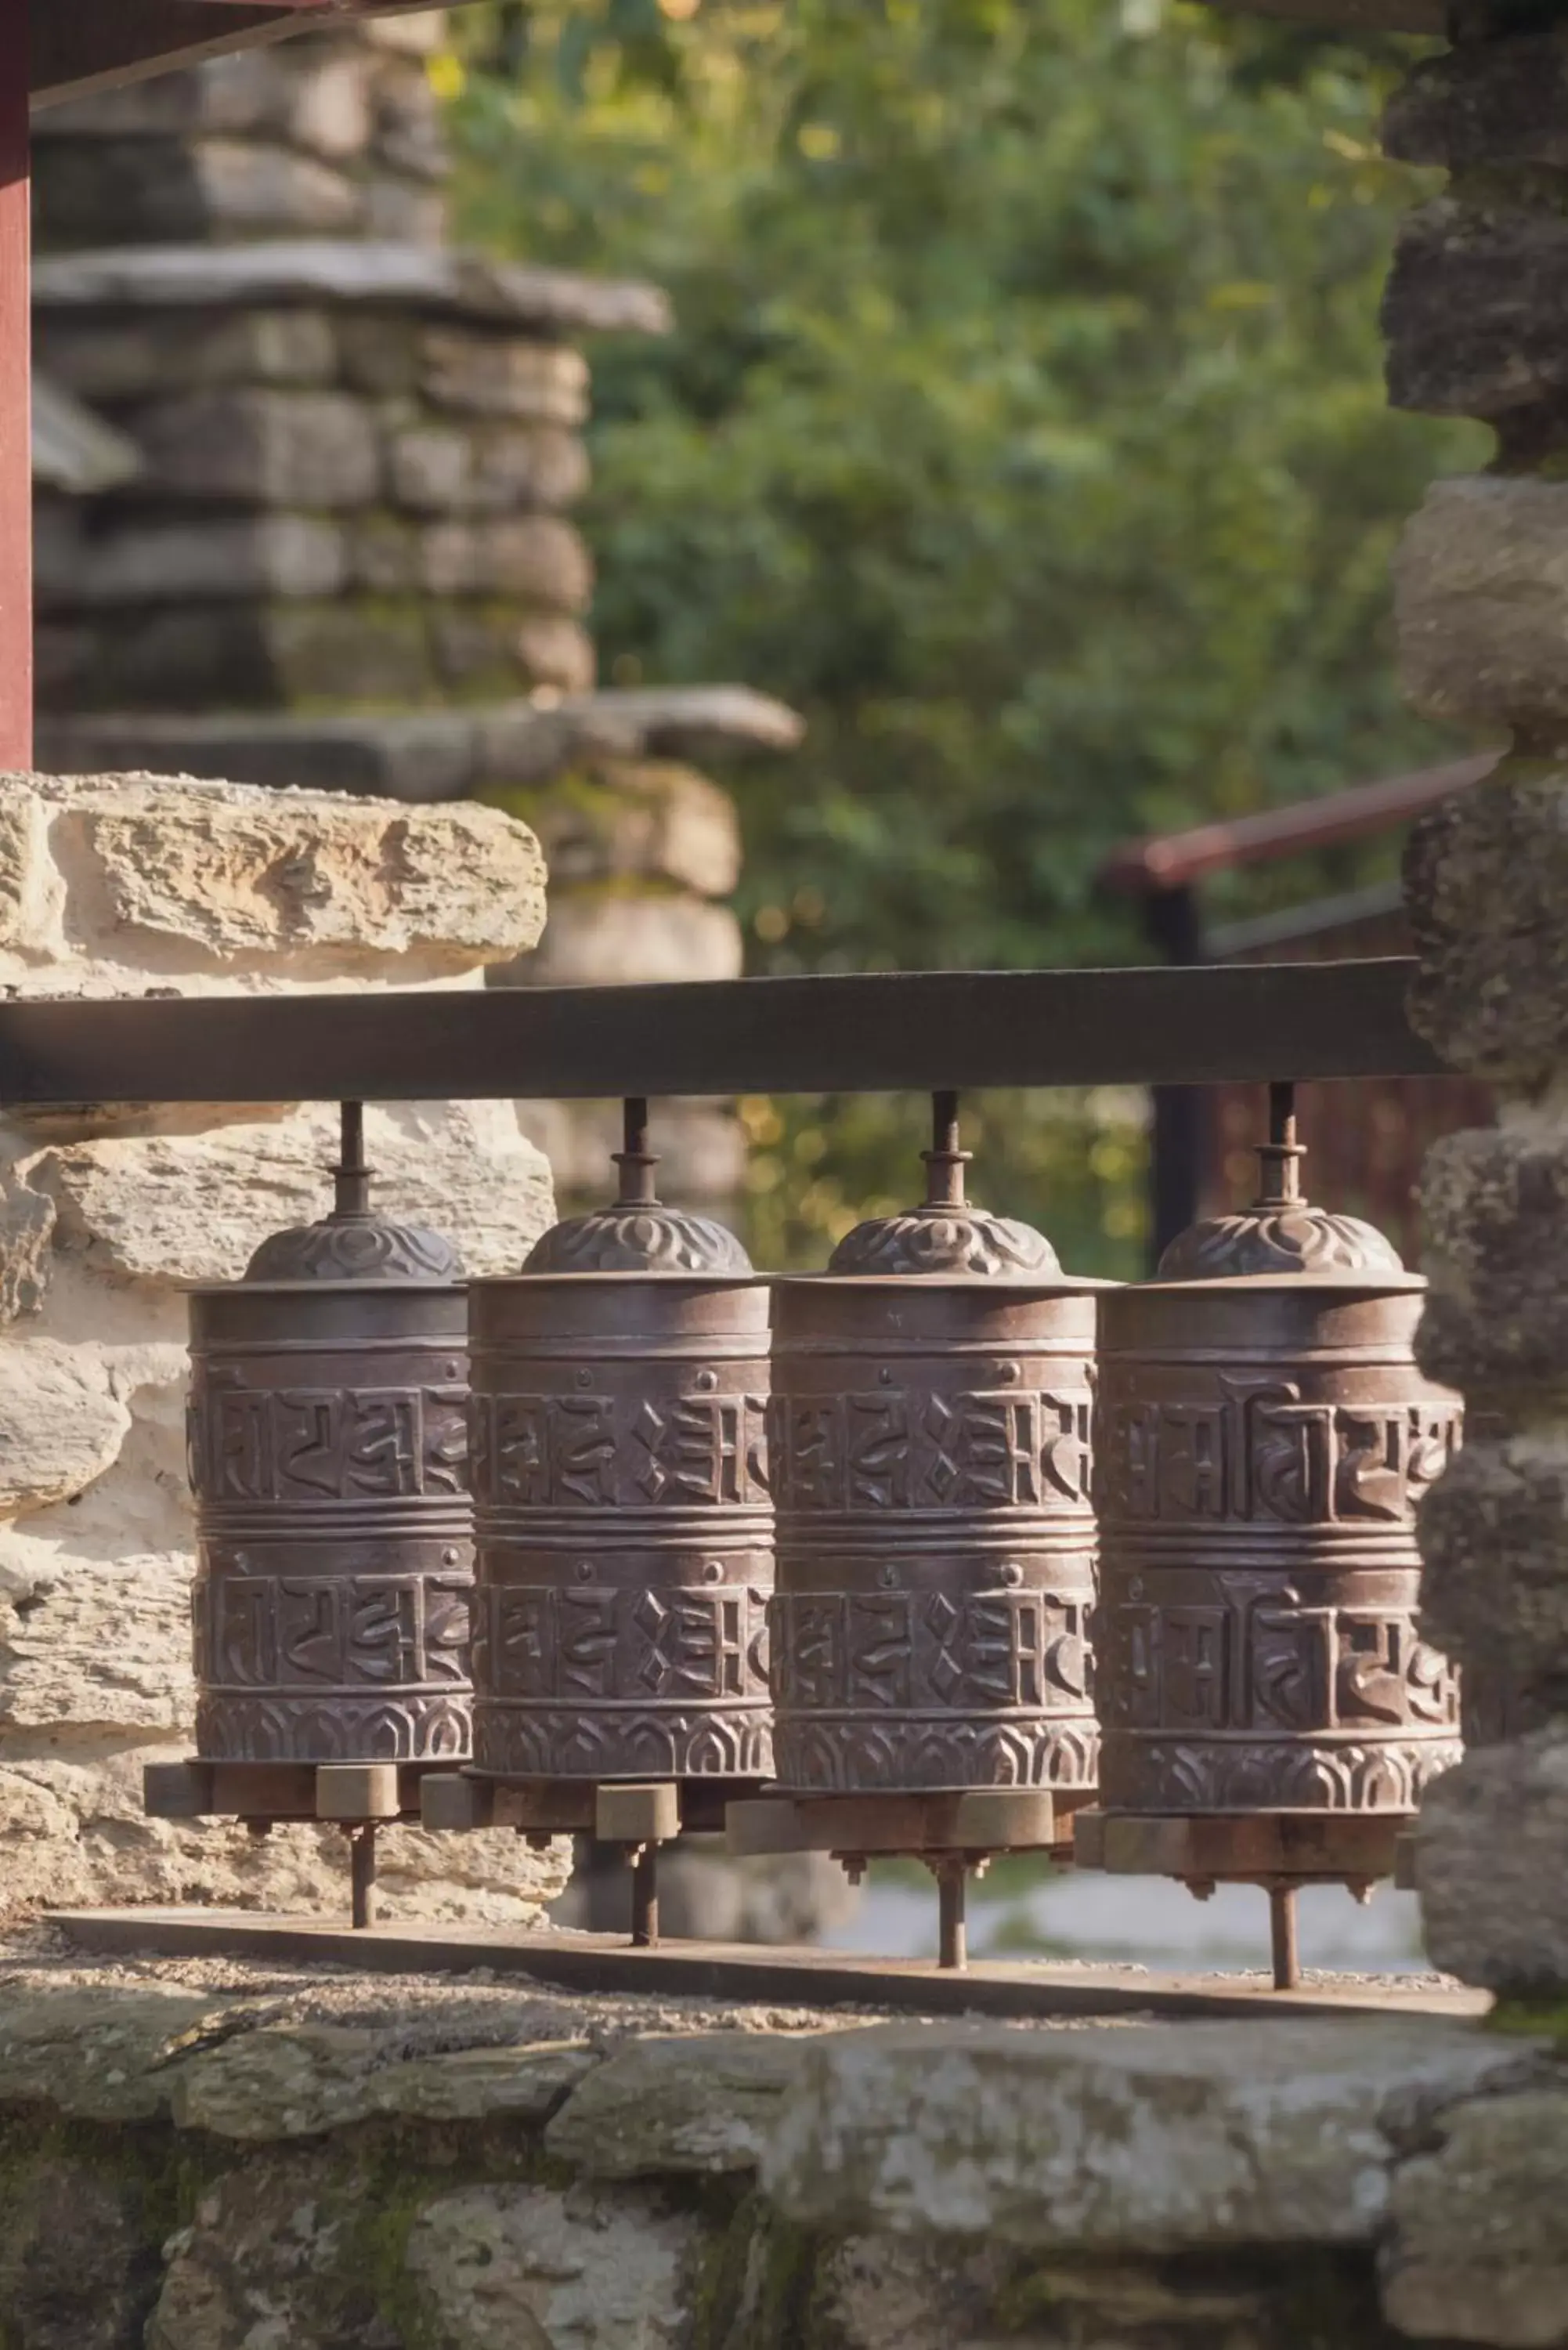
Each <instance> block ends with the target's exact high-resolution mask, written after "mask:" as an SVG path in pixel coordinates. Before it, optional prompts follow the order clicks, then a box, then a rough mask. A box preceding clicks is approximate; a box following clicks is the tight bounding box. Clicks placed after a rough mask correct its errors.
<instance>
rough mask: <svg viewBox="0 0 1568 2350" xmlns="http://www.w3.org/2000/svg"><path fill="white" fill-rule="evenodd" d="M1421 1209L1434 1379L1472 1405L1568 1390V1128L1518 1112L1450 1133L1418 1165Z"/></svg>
mask: <svg viewBox="0 0 1568 2350" xmlns="http://www.w3.org/2000/svg"><path fill="white" fill-rule="evenodd" d="M1421 1211H1422V1222H1423V1227H1424V1233H1425V1240H1424V1246H1423V1251H1422V1262H1423V1264H1424V1265H1425V1268H1426V1271H1427V1275H1428V1283H1429V1286H1428V1293H1427V1302H1426V1307H1425V1311H1424V1313H1423V1315H1422V1317H1421V1324H1420V1328H1419V1331H1418V1333H1417V1340H1416V1354H1417V1361H1418V1362H1419V1364H1420V1367H1421V1368H1422V1370H1423V1371H1425V1372H1426V1374H1427V1376H1428V1378H1434V1379H1441V1380H1445V1381H1447V1383H1448V1384H1449V1386H1453V1387H1462V1388H1465V1389H1466V1391H1467V1393H1469V1395H1470V1396H1471V1397H1472V1398H1473V1397H1475V1396H1476V1395H1477V1394H1478V1393H1479V1392H1486V1393H1490V1392H1492V1391H1495V1390H1497V1389H1500V1388H1504V1389H1513V1388H1519V1387H1521V1386H1524V1387H1530V1388H1551V1387H1557V1386H1562V1387H1563V1388H1568V1128H1564V1127H1560V1126H1559V1125H1558V1124H1557V1123H1556V1122H1555V1120H1552V1122H1550V1123H1548V1122H1546V1121H1545V1120H1544V1119H1542V1118H1535V1117H1533V1116H1531V1115H1529V1114H1527V1113H1522V1112H1520V1113H1515V1114H1514V1116H1513V1117H1512V1118H1511V1119H1510V1120H1509V1122H1507V1123H1505V1124H1504V1125H1503V1126H1501V1127H1500V1128H1486V1129H1484V1130H1480V1131H1478V1132H1474V1133H1469V1134H1453V1135H1447V1136H1445V1137H1444V1138H1443V1139H1441V1140H1440V1141H1439V1142H1438V1143H1436V1144H1434V1146H1433V1148H1432V1149H1430V1150H1429V1151H1428V1154H1427V1158H1426V1161H1425V1163H1424V1165H1423V1167H1422V1170H1421ZM1537 1401H1539V1398H1538V1399H1537Z"/></svg>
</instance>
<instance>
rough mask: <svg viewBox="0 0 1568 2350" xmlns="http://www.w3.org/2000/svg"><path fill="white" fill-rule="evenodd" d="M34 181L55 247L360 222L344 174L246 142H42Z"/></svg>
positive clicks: (287, 231) (358, 201) (349, 227)
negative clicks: (59, 245)
mask: <svg viewBox="0 0 1568 2350" xmlns="http://www.w3.org/2000/svg"><path fill="white" fill-rule="evenodd" d="M34 184H35V186H36V189H37V192H38V202H39V208H40V212H41V214H42V216H43V218H45V219H46V220H47V222H48V224H49V235H50V237H51V239H52V240H53V241H54V242H55V243H57V244H78V245H80V244H113V243H115V242H117V241H118V242H119V243H121V244H143V243H146V244H164V243H171V242H174V241H177V240H178V241H184V240H185V239H187V238H199V237H212V238H213V239H215V240H219V241H221V240H222V239H223V238H225V237H232V236H247V235H251V236H254V235H256V234H260V233H264V232H268V231H270V232H271V233H273V234H282V235H291V234H292V235H296V236H341V235H344V234H348V233H351V232H352V231H353V230H354V229H356V228H357V227H358V225H359V224H360V223H361V222H362V220H363V218H364V199H363V196H362V193H361V191H360V188H359V186H358V183H357V182H355V181H354V180H353V179H351V178H349V177H348V175H347V174H346V173H345V172H342V171H341V170H339V169H337V168H336V167H335V166H334V165H332V164H328V163H326V162H323V161H319V160H318V159H317V157H316V156H314V155H305V154H297V153H295V152H293V151H291V150H289V149H288V148H286V147H280V146H264V145H260V144H258V143H257V142H255V141H254V140H247V139H236V138H212V139H177V138H171V137H163V138H147V139H54V140H40V141H39V143H38V151H37V155H36V159H35V179H34Z"/></svg>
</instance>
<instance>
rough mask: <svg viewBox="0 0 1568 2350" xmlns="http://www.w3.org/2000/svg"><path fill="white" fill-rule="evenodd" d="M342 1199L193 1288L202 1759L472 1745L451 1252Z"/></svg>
mask: <svg viewBox="0 0 1568 2350" xmlns="http://www.w3.org/2000/svg"><path fill="white" fill-rule="evenodd" d="M353 1107H355V1106H351V1114H350V1115H349V1116H348V1117H346V1119H345V1135H346V1146H348V1147H346V1149H345V1153H344V1157H345V1165H344V1167H343V1168H341V1169H340V1170H339V1171H338V1195H339V1206H338V1210H337V1212H336V1213H335V1214H334V1215H333V1216H331V1217H329V1218H327V1220H326V1221H325V1222H322V1223H320V1224H316V1225H312V1226H308V1227H305V1228H302V1229H300V1230H297V1231H295V1232H283V1233H279V1234H276V1235H275V1237H274V1238H273V1239H272V1240H270V1241H268V1242H265V1243H264V1244H263V1246H262V1247H261V1248H260V1249H259V1250H258V1251H257V1253H256V1254H255V1256H254V1258H253V1259H252V1262H251V1265H250V1268H249V1270H248V1272H247V1274H246V1275H245V1277H244V1280H243V1281H241V1282H238V1283H233V1284H223V1285H222V1286H219V1285H213V1286H207V1287H202V1288H199V1289H195V1290H193V1291H192V1293H191V1299H190V1311H191V1365H192V1384H191V1396H190V1409H189V1451H190V1475H191V1484H192V1491H193V1492H194V1495H195V1500H196V1515H197V1541H198V1567H197V1575H196V1582H195V1586H194V1591H193V1595H192V1613H193V1630H194V1645H195V1666H196V1679H197V1684H198V1696H197V1712H196V1748H197V1754H198V1756H199V1757H200V1758H201V1759H202V1760H203V1761H209V1762H223V1763H347V1762H423V1761H434V1760H438V1759H440V1760H451V1761H461V1760H462V1758H464V1757H465V1756H466V1754H467V1752H468V1747H469V1728H470V1684H469V1675H468V1647H469V1605H470V1596H471V1592H472V1557H473V1553H472V1539H473V1527H472V1504H471V1503H470V1500H469V1496H468V1492H467V1476H466V1463H467V1450H468V1447H467V1407H468V1365H467V1343H466V1340H467V1334H466V1308H465V1301H464V1295H463V1290H462V1283H461V1280H460V1278H459V1277H458V1276H459V1274H460V1270H461V1269H460V1267H459V1265H458V1261H457V1258H456V1256H455V1254H454V1253H453V1252H452V1249H451V1248H450V1246H449V1245H448V1243H446V1242H444V1241H442V1240H441V1239H439V1238H438V1237H437V1236H436V1235H435V1234H433V1233H430V1232H423V1231H421V1230H420V1229H419V1228H417V1227H412V1226H407V1225H399V1224H392V1223H389V1222H385V1221H383V1220H381V1219H379V1218H376V1217H373V1216H371V1215H370V1213H369V1209H368V1207H367V1206H366V1204H365V1197H364V1194H365V1183H366V1170H365V1169H364V1167H363V1165H362V1163H356V1162H357V1161H358V1133H359V1128H358V1118H357V1117H355V1116H353V1115H352V1109H353Z"/></svg>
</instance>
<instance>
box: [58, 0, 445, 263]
mask: <svg viewBox="0 0 1568 2350" xmlns="http://www.w3.org/2000/svg"><path fill="white" fill-rule="evenodd" d="M441 21H442V20H441V15H440V12H439V11H430V12H428V13H426V14H423V15H421V16H388V17H383V18H380V19H379V21H377V22H375V23H372V24H370V25H368V26H364V27H363V28H362V29H361V30H359V31H357V32H355V33H353V34H351V35H350V36H348V38H346V39H345V38H342V37H333V36H327V37H326V38H317V37H315V36H307V37H306V38H303V39H296V40H292V41H287V42H284V43H281V44H279V45H278V46H277V47H263V48H257V49H245V50H241V51H240V52H238V53H237V54H236V55H234V56H232V57H218V58H215V59H213V61H212V63H210V64H208V65H203V66H199V67H195V68H189V69H186V70H184V71H182V72H177V73H169V74H161V75H157V76H155V77H154V78H152V79H151V80H148V81H140V82H133V83H132V84H130V87H129V88H123V89H118V90H112V91H109V93H108V94H107V95H103V96H99V97H93V98H88V99H75V100H73V101H71V102H69V103H67V104H66V105H63V106H57V107H53V108H51V109H49V110H48V112H47V114H46V115H41V116H40V117H39V130H40V131H41V133H42V135H41V136H40V138H39V139H38V141H37V145H36V151H35V156H34V184H35V187H36V192H37V197H38V205H39V212H40V216H41V218H42V220H43V222H44V224H45V226H46V228H47V234H48V235H49V238H50V240H51V242H53V243H54V244H70V245H99V244H163V243H171V242H173V243H183V242H194V241H197V240H201V241H202V242H212V243H229V242H231V241H234V240H235V239H240V238H244V237H254V236H257V235H280V234H281V235H294V236H370V237H396V238H399V239H405V238H409V239H413V240H415V241H418V242H421V243H423V244H440V243H441V238H442V237H443V235H444V234H445V229H446V200H445V199H446V181H447V176H448V159H447V152H446V144H445V140H443V138H442V136H441V116H440V110H439V109H438V107H437V105H436V103H435V99H434V97H433V94H432V92H431V87H430V81H429V77H428V74H427V72H426V59H427V58H428V57H430V55H431V52H432V51H433V50H434V49H435V48H436V47H438V46H439V44H440V41H441Z"/></svg>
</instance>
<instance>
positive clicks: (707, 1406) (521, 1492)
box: [471, 1102, 774, 1780]
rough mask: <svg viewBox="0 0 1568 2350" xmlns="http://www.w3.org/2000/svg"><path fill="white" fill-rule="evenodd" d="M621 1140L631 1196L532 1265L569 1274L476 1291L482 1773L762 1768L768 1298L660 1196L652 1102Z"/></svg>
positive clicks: (769, 1517)
mask: <svg viewBox="0 0 1568 2350" xmlns="http://www.w3.org/2000/svg"><path fill="white" fill-rule="evenodd" d="M619 1159H620V1165H621V1175H622V1197H621V1199H620V1200H619V1201H617V1202H616V1204H615V1206H614V1207H613V1208H612V1209H609V1210H607V1211H600V1212H599V1213H598V1214H597V1216H595V1217H590V1218H586V1219H582V1220H579V1221H578V1222H576V1224H574V1225H573V1226H571V1227H567V1228H565V1237H563V1236H562V1234H561V1233H560V1232H557V1233H556V1234H553V1235H546V1237H545V1240H544V1241H543V1242H541V1243H540V1244H539V1247H538V1248H537V1249H536V1250H535V1254H534V1256H533V1257H532V1258H531V1259H530V1265H531V1266H533V1265H535V1264H540V1265H544V1266H546V1267H550V1266H554V1265H556V1263H559V1262H560V1261H562V1260H563V1259H564V1260H565V1261H566V1262H567V1263H569V1264H570V1265H571V1267H572V1270H570V1271H566V1272H561V1271H555V1270H545V1271H535V1270H528V1271H525V1272H524V1273H523V1274H520V1275H519V1276H517V1277H516V1278H514V1279H511V1280H501V1281H482V1282H476V1283H475V1284H473V1287H472V1293H471V1330H472V1379H473V1418H472V1429H473V1448H474V1460H473V1476H474V1495H475V1503H476V1511H477V1526H478V1543H479V1594H478V1612H477V1617H476V1625H475V1646H474V1674H475V1681H476V1685H477V1705H476V1711H475V1729H474V1763H475V1768H476V1769H477V1770H479V1771H481V1772H483V1773H485V1774H487V1775H489V1776H493V1777H495V1778H502V1779H594V1780H600V1779H648V1778H683V1777H688V1776H706V1777H712V1778H722V1779H731V1780H734V1779H742V1780H745V1779H758V1778H763V1777H765V1776H766V1775H767V1774H768V1773H769V1771H770V1769H771V1765H772V1743H771V1739H770V1734H769V1709H768V1689H767V1651H766V1635H767V1606H768V1599H769V1596H770V1594H771V1592H772V1589H773V1579H774V1559H773V1530H774V1523H773V1500H772V1495H771V1493H770V1492H769V1488H768V1474H767V1461H766V1411H767V1395H768V1337H767V1332H768V1293H767V1289H766V1287H765V1285H764V1284H762V1283H760V1282H759V1281H757V1280H756V1279H755V1277H754V1276H753V1274H751V1272H750V1270H749V1267H747V1265H746V1260H745V1258H744V1255H743V1253H742V1252H741V1250H740V1246H739V1243H737V1242H735V1241H734V1240H733V1238H732V1235H730V1234H728V1233H722V1232H720V1230H719V1228H717V1227H712V1228H711V1231H712V1232H713V1233H714V1234H715V1235H716V1237H715V1238H714V1239H713V1240H712V1241H711V1243H705V1242H704V1240H703V1236H702V1232H701V1229H700V1226H701V1222H702V1220H700V1219H696V1218H689V1217H682V1216H680V1214H679V1212H678V1211H671V1210H664V1209H662V1208H660V1207H659V1203H658V1201H656V1200H654V1199H653V1198H652V1197H651V1196H650V1195H651V1190H652V1185H651V1162H650V1156H649V1153H648V1150H647V1137H646V1108H645V1106H644V1105H643V1104H642V1103H640V1102H634V1103H631V1104H628V1148H627V1149H626V1150H624V1151H623V1152H621V1153H620V1154H619ZM705 1248H707V1249H708V1250H709V1252H710V1253H711V1254H713V1255H715V1256H717V1257H718V1259H719V1261H720V1262H719V1265H718V1266H717V1267H716V1268H713V1269H708V1270H703V1269H701V1260H702V1255H703V1253H704V1249H705ZM672 1258H673V1259H674V1260H675V1261H676V1262H677V1263H679V1264H680V1268H681V1269H679V1270H665V1269H664V1268H665V1267H666V1266H667V1265H668V1264H670V1262H671V1260H672ZM601 1264H607V1265H609V1266H611V1267H613V1268H614V1269H612V1270H607V1271H604V1270H598V1269H597V1267H598V1266H599V1265H601ZM642 1267H646V1268H647V1269H639V1268H642Z"/></svg>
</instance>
